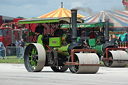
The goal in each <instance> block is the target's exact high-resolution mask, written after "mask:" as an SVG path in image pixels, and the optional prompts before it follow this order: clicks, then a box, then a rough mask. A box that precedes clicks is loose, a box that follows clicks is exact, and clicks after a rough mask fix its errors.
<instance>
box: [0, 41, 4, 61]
mask: <svg viewBox="0 0 128 85" xmlns="http://www.w3.org/2000/svg"><path fill="white" fill-rule="evenodd" d="M0 56H2V58H3V59H4V57H5V47H4V44H3V43H2V42H1V41H0Z"/></svg>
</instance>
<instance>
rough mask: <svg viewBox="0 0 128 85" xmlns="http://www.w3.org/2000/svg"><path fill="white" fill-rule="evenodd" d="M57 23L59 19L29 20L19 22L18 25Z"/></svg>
mask: <svg viewBox="0 0 128 85" xmlns="http://www.w3.org/2000/svg"><path fill="white" fill-rule="evenodd" d="M55 22H59V19H31V20H20V21H19V22H18V24H32V23H55Z"/></svg>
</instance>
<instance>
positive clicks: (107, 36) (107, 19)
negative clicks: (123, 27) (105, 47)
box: [105, 17, 109, 43]
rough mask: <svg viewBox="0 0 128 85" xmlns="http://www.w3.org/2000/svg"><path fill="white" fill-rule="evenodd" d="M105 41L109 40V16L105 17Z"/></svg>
mask: <svg viewBox="0 0 128 85" xmlns="http://www.w3.org/2000/svg"><path fill="white" fill-rule="evenodd" d="M105 42H106V43H108V42H109V18H107V17H106V18H105Z"/></svg>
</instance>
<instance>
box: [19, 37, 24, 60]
mask: <svg viewBox="0 0 128 85" xmlns="http://www.w3.org/2000/svg"><path fill="white" fill-rule="evenodd" d="M20 46H21V52H22V58H23V59H24V47H25V42H24V39H21V44H20Z"/></svg>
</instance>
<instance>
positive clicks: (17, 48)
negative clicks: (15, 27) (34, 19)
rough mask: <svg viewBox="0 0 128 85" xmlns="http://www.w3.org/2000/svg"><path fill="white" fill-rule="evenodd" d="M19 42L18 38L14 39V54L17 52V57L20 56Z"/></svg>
mask: <svg viewBox="0 0 128 85" xmlns="http://www.w3.org/2000/svg"><path fill="white" fill-rule="evenodd" d="M20 44H21V41H20V40H19V39H17V40H16V54H17V58H20Z"/></svg>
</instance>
